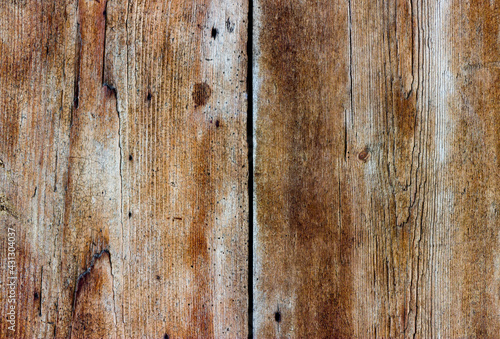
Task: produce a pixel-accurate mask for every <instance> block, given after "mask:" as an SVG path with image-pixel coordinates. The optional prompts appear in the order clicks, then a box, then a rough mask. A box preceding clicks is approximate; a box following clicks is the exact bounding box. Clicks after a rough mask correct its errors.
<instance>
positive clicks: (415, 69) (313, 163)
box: [253, 0, 500, 337]
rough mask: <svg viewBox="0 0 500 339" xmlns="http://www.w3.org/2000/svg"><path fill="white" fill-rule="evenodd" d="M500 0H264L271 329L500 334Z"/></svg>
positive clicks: (260, 85)
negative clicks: (499, 177)
mask: <svg viewBox="0 0 500 339" xmlns="http://www.w3.org/2000/svg"><path fill="white" fill-rule="evenodd" d="M498 10H499V7H498V3H497V2H496V1H480V2H475V3H470V4H469V3H464V2H461V1H458V0H457V1H441V2H437V1H419V2H416V1H362V0H352V1H334V2H328V3H326V2H315V3H310V2H309V3H306V2H301V1H292V2H287V3H282V2H274V1H262V0H260V1H257V2H256V5H255V12H254V13H255V20H256V25H255V26H256V37H255V39H256V43H255V48H254V53H255V54H254V56H255V63H256V64H255V67H254V88H255V96H254V107H255V119H254V124H255V143H256V156H255V216H254V218H255V221H256V225H255V228H254V229H255V237H254V251H255V258H254V263H255V264H254V270H255V277H254V280H253V281H254V295H255V313H254V324H255V333H256V336H257V337H282V336H283V337H412V336H413V337H433V336H442V337H466V336H467V337H469V336H475V337H494V336H495V335H496V333H498V326H499V324H500V318H499V314H498V309H500V307H499V296H498V288H499V284H500V275H499V268H498V262H499V259H500V254H499V248H498V247H499V232H498V225H499V221H500V220H499V219H500V216H499V214H498V203H499V197H500V193H499V186H498V185H499V184H498V174H499V170H498V158H499V156H500V154H499V153H498V152H499V148H498V141H499V138H498V128H499V126H500V125H499V124H498V113H499V112H498V109H499V107H498V86H497V84H498V72H497V71H498V65H497V60H498V56H499V50H498V46H499V42H498V20H497V19H495V18H498ZM495 20H496V21H495ZM318 70H319V71H318ZM335 75H337V76H335Z"/></svg>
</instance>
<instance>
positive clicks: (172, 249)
mask: <svg viewBox="0 0 500 339" xmlns="http://www.w3.org/2000/svg"><path fill="white" fill-rule="evenodd" d="M247 7H248V6H247V3H246V2H243V1H236V2H234V1H231V2H230V1H225V0H224V1H223V0H219V1H204V0H201V1H193V2H189V3H184V2H181V1H174V0H172V1H129V2H120V1H112V0H108V1H106V0H104V1H84V0H79V1H63V0H60V1H59V0H58V1H54V2H46V1H33V2H29V1H8V2H2V3H1V4H0V37H1V40H0V41H1V42H0V51H1V52H0V53H1V54H0V65H1V66H0V67H1V69H0V75H1V84H0V105H1V106H0V109H1V115H0V116H1V119H0V131H1V134H2V139H1V140H0V159H1V168H0V176H1V178H2V184H1V186H0V194H1V196H0V202H1V208H0V217H1V223H2V234H1V236H0V237H1V244H0V250H1V253H2V254H1V255H2V258H4V259H6V258H7V253H8V250H9V246H8V232H7V227H10V228H12V229H14V230H15V233H16V242H15V250H16V254H17V257H16V260H15V262H16V265H17V274H16V277H17V282H18V283H17V286H16V288H15V292H16V307H17V308H16V324H15V332H12V331H10V330H9V329H8V326H10V325H9V323H7V322H4V321H2V322H1V324H0V336H1V337H44V338H60V337H75V338H93V337H94V338H102V337H164V338H168V337H170V338H172V337H174V338H175V337H245V336H246V335H247V332H248V318H247V317H248V313H247V309H248V287H247V281H248V275H247V274H248V272H247V266H248V251H247V247H248V245H247V242H248V199H247V175H248V163H247V147H246V119H247V117H246V106H247V104H246V100H247V98H246V64H247V56H246V40H247V22H246V18H247ZM7 278H8V271H6V270H2V272H1V279H2V280H1V281H2V283H3V284H5V282H6V281H7ZM4 287H5V285H4ZM0 303H1V306H0V309H1V313H2V314H1V316H2V319H4V318H5V316H6V315H7V311H8V305H9V304H8V300H7V294H5V293H2V296H1V297H0Z"/></svg>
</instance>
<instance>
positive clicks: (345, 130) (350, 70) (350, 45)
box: [344, 0, 354, 160]
mask: <svg viewBox="0 0 500 339" xmlns="http://www.w3.org/2000/svg"><path fill="white" fill-rule="evenodd" d="M348 12H349V13H348V16H349V82H350V89H349V92H350V93H349V94H350V99H351V124H352V119H353V116H354V98H353V93H352V92H353V88H352V87H353V76H352V9H351V0H349V8H348ZM347 132H348V131H347V112H345V113H344V160H347V147H348V145H347V139H348V134H347Z"/></svg>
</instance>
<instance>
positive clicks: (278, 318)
mask: <svg viewBox="0 0 500 339" xmlns="http://www.w3.org/2000/svg"><path fill="white" fill-rule="evenodd" d="M274 320H276V322H278V323H279V322H281V313H280V312H279V311H278V312H276V313H274Z"/></svg>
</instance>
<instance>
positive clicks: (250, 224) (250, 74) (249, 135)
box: [247, 0, 254, 338]
mask: <svg viewBox="0 0 500 339" xmlns="http://www.w3.org/2000/svg"><path fill="white" fill-rule="evenodd" d="M253 8H254V4H253V0H249V2H248V27H247V34H248V39H247V59H248V61H247V94H248V95H247V98H248V99H247V102H248V104H247V145H248V284H247V286H248V338H253V335H254V332H253V331H254V329H253V308H254V300H253V289H254V284H253V275H254V269H253V263H254V261H253V260H254V258H253V243H254V239H253V237H254V229H253V225H254V207H253V203H254V182H253V179H254V178H253V173H254V158H253V152H254V150H253V128H254V126H253V86H254V84H253V27H254V25H253Z"/></svg>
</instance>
